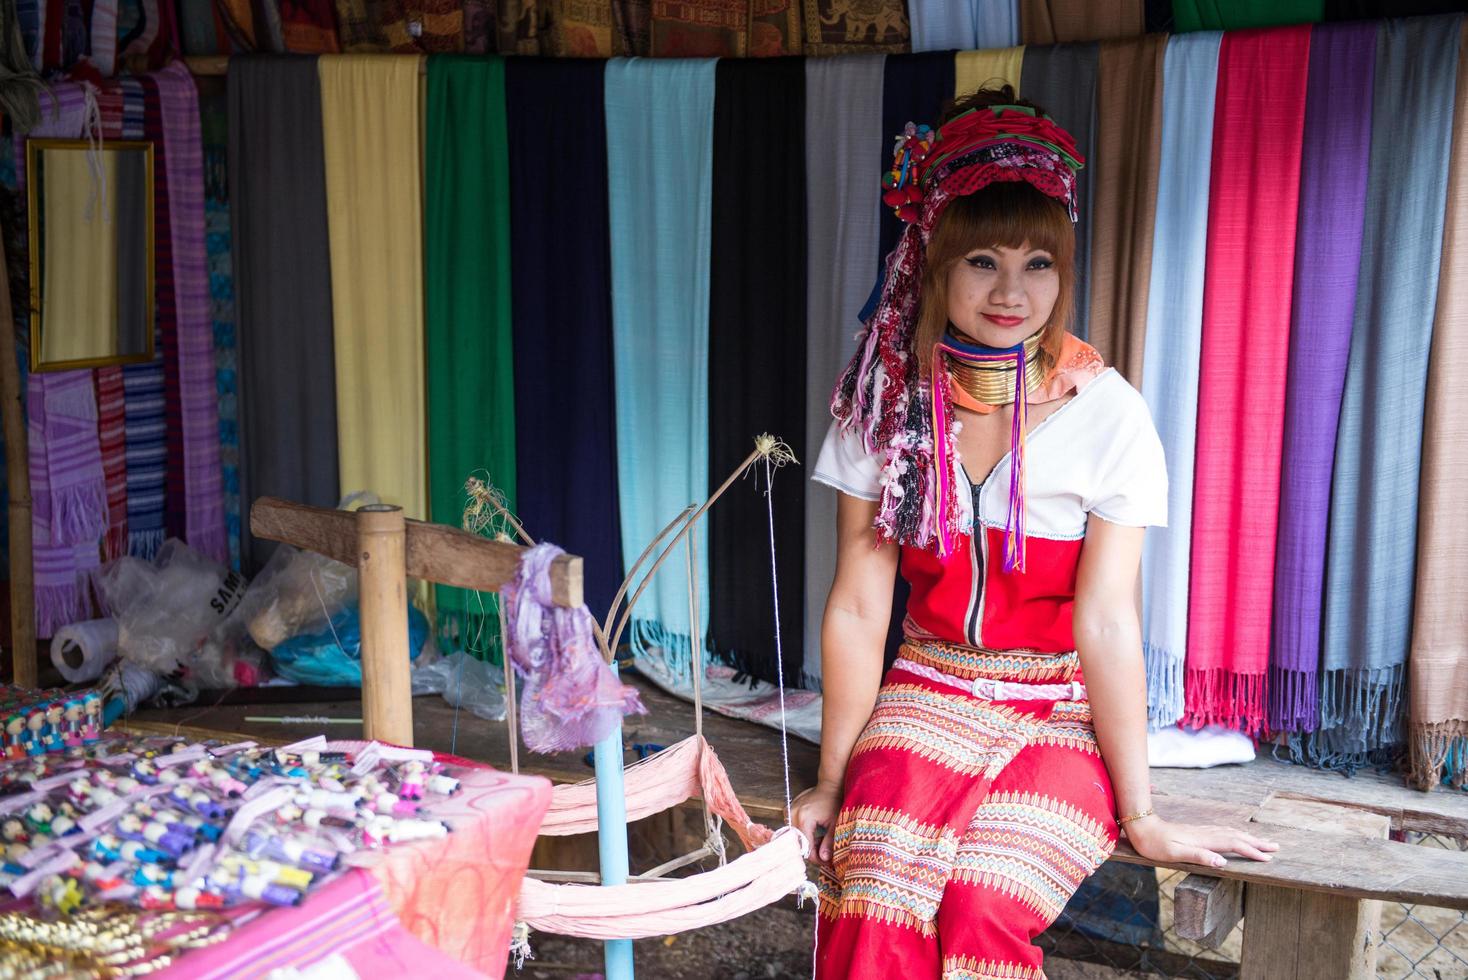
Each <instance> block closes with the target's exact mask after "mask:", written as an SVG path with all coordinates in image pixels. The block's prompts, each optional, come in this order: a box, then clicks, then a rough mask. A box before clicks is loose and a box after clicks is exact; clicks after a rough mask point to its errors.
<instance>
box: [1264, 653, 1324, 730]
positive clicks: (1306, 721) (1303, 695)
mask: <svg viewBox="0 0 1468 980" xmlns="http://www.w3.org/2000/svg"><path fill="white" fill-rule="evenodd" d="M1319 688H1320V675H1319V673H1318V672H1316V671H1313V670H1289V669H1287V668H1284V667H1270V668H1269V730H1270V731H1273V732H1309V731H1314V730H1315V729H1316V728H1319V727H1320V723H1319V718H1320V695H1319Z"/></svg>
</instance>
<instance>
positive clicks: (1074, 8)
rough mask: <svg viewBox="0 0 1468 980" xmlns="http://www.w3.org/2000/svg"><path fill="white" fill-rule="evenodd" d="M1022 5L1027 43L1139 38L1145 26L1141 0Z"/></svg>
mask: <svg viewBox="0 0 1468 980" xmlns="http://www.w3.org/2000/svg"><path fill="white" fill-rule="evenodd" d="M1019 6H1020V33H1021V34H1022V35H1023V36H1024V42H1025V43H1026V44H1060V43H1064V42H1066V41H1104V40H1107V39H1109V38H1126V37H1136V36H1137V35H1139V34H1141V33H1142V32H1143V31H1144V30H1145V28H1146V16H1145V7H1146V5H1145V4H1144V3H1143V2H1142V0H1107V2H1105V3H1097V2H1095V0H1020V5H1019ZM1042 104H1043V103H1042Z"/></svg>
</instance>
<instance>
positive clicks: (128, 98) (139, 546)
mask: <svg viewBox="0 0 1468 980" xmlns="http://www.w3.org/2000/svg"><path fill="white" fill-rule="evenodd" d="M120 85H121V86H122V92H123V109H122V135H123V138H124V139H142V138H143V136H144V117H145V112H144V102H145V97H144V94H143V83H142V82H141V81H140V80H139V79H137V78H124V79H123V80H122V81H121V82H120ZM154 252H155V256H156V253H157V244H156V242H155V245H154ZM157 302H158V300H157V287H156V280H155V293H154V303H155V305H156V304H157ZM153 349H154V351H155V353H154V356H153V360H152V362H151V363H148V364H128V365H126V366H125V367H123V369H122V390H123V407H124V414H125V416H126V426H125V440H126V446H127V553H128V554H129V555H132V556H133V557H135V558H142V559H145V560H151V559H152V558H153V556H154V555H155V554H156V553H157V551H158V549H159V548H160V547H162V545H163V539H164V537H165V536H166V535H165V533H164V522H163V512H164V507H165V501H166V493H165V484H166V481H167V464H168V444H167V440H166V438H165V435H164V433H165V429H166V428H167V412H166V407H167V406H166V395H165V388H166V382H165V380H164V367H163V353H162V344H161V343H159V342H158V340H157V338H156V334H155V341H154V348H153Z"/></svg>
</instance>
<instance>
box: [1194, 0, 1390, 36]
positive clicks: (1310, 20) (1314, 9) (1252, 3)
mask: <svg viewBox="0 0 1468 980" xmlns="http://www.w3.org/2000/svg"><path fill="white" fill-rule="evenodd" d="M1394 2H1396V0H1394ZM1324 7H1325V4H1324V0H1228V2H1227V3H1219V2H1218V0H1172V15H1173V22H1174V27H1173V29H1174V30H1176V31H1177V32H1178V33H1182V32H1184V31H1237V30H1241V29H1243V28H1248V27H1280V26H1284V25H1287V24H1318V23H1319V22H1320V20H1321V18H1322V16H1323V14H1324ZM1371 16H1374V17H1385V16H1387V15H1386V14H1373V15H1371ZM1393 16H1395V15H1393Z"/></svg>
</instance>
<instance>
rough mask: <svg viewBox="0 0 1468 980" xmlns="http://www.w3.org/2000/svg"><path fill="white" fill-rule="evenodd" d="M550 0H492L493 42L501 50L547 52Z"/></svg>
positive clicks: (549, 43) (518, 52) (494, 48)
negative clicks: (493, 1) (493, 0)
mask: <svg viewBox="0 0 1468 980" xmlns="http://www.w3.org/2000/svg"><path fill="white" fill-rule="evenodd" d="M550 21H551V17H550V0H495V3H494V22H495V23H494V31H495V43H494V47H493V48H492V49H491V50H494V51H498V52H499V53H500V54H549V53H550V46H551V37H550Z"/></svg>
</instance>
